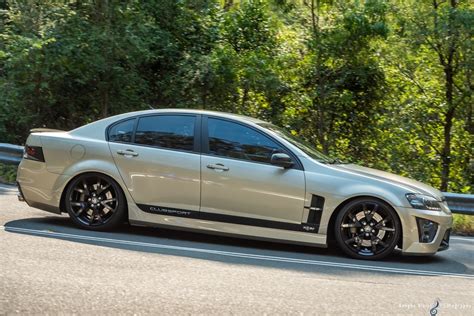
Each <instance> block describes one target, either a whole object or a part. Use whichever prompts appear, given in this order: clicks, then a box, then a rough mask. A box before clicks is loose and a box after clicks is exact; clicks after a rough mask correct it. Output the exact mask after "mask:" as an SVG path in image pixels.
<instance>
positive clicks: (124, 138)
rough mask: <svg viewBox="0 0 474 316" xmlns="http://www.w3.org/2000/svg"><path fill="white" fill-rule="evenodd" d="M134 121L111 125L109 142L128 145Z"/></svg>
mask: <svg viewBox="0 0 474 316" xmlns="http://www.w3.org/2000/svg"><path fill="white" fill-rule="evenodd" d="M134 124H135V119H130V120H126V121H123V122H120V123H118V124H115V125H113V126H112V127H111V128H110V129H109V141H111V142H124V143H129V142H131V141H132V134H133V125H134Z"/></svg>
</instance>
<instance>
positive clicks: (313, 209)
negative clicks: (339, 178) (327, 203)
mask: <svg viewBox="0 0 474 316" xmlns="http://www.w3.org/2000/svg"><path fill="white" fill-rule="evenodd" d="M323 208H324V197H322V196H319V195H314V194H313V197H312V198H311V206H310V207H309V215H308V220H307V222H306V223H307V224H310V225H311V226H313V227H315V228H316V232H317V231H318V230H319V224H320V223H321V215H322V214H323Z"/></svg>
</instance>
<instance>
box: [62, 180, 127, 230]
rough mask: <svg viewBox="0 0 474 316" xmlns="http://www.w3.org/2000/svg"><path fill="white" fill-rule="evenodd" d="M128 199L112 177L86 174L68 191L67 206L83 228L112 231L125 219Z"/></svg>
mask: <svg viewBox="0 0 474 316" xmlns="http://www.w3.org/2000/svg"><path fill="white" fill-rule="evenodd" d="M125 204H126V203H125V196H124V194H123V192H122V190H121V188H120V187H119V185H118V184H117V183H116V182H115V181H114V180H113V179H112V178H110V177H108V176H106V175H103V174H98V173H86V174H83V175H80V176H79V177H77V178H76V179H74V180H73V181H72V182H71V183H70V185H69V186H68V189H67V191H66V196H65V206H66V209H67V212H68V213H69V216H70V217H71V219H72V221H73V222H74V223H75V224H76V225H78V226H79V227H81V228H86V229H90V230H109V229H112V228H114V227H116V226H117V225H119V224H121V223H122V222H123V221H124V220H125V215H126V205H125Z"/></svg>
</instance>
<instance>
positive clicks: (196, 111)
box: [120, 108, 267, 124]
mask: <svg viewBox="0 0 474 316" xmlns="http://www.w3.org/2000/svg"><path fill="white" fill-rule="evenodd" d="M165 113H183V114H201V115H209V116H217V117H223V118H230V119H234V120H238V121H244V122H252V123H255V124H262V123H267V122H265V121H262V120H259V119H257V118H254V117H250V116H245V115H240V114H234V113H227V112H219V111H211V110H201V109H174V108H169V109H154V110H145V111H135V112H128V113H124V114H121V115H120V116H123V118H125V117H128V116H130V117H132V116H137V115H150V114H165Z"/></svg>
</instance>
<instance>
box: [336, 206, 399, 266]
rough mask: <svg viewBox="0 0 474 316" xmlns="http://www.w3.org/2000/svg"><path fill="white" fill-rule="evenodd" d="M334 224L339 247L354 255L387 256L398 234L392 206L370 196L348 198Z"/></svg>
mask: <svg viewBox="0 0 474 316" xmlns="http://www.w3.org/2000/svg"><path fill="white" fill-rule="evenodd" d="M335 225H336V227H335V229H334V231H335V235H336V240H337V243H338V245H339V247H340V248H341V249H342V250H343V251H344V252H345V253H346V254H348V255H349V256H351V257H353V258H356V259H368V260H371V259H372V260H377V259H382V258H384V257H386V256H388V255H389V254H391V253H392V252H393V249H394V248H395V246H396V245H397V242H398V240H399V238H400V234H401V225H400V221H399V219H398V216H397V214H396V213H395V211H394V210H393V208H392V207H390V205H388V204H387V203H384V202H382V201H380V200H377V199H371V198H360V199H356V200H354V201H351V202H349V203H348V204H347V205H345V206H344V207H343V208H342V210H341V211H340V212H339V214H338V216H337V218H336V223H335Z"/></svg>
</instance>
